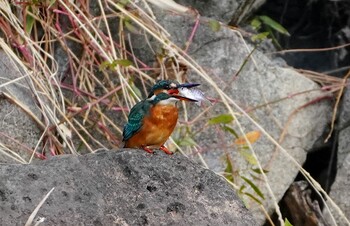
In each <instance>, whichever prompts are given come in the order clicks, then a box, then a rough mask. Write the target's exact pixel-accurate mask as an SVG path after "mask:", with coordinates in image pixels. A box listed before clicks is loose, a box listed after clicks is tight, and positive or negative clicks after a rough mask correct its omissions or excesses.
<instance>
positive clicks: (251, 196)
mask: <svg viewBox="0 0 350 226" xmlns="http://www.w3.org/2000/svg"><path fill="white" fill-rule="evenodd" d="M243 194H245V195H246V196H248V197H249V198H251V199H253V200H254V201H255V202H257V203H259V204H260V205H262V202H261V201H260V200H259V199H257V198H256V197H255V196H254V195H252V194H250V193H249V192H244V193H243Z"/></svg>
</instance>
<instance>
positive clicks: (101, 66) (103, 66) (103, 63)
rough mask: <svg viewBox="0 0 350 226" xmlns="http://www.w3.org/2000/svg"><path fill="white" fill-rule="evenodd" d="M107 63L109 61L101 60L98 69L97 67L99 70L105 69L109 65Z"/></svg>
mask: <svg viewBox="0 0 350 226" xmlns="http://www.w3.org/2000/svg"><path fill="white" fill-rule="evenodd" d="M109 65H110V63H109V62H108V61H103V62H102V63H101V64H100V66H99V67H98V69H99V70H100V71H103V70H105V69H106V68H107V67H109Z"/></svg>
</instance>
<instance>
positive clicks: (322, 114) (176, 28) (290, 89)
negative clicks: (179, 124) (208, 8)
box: [133, 11, 331, 223]
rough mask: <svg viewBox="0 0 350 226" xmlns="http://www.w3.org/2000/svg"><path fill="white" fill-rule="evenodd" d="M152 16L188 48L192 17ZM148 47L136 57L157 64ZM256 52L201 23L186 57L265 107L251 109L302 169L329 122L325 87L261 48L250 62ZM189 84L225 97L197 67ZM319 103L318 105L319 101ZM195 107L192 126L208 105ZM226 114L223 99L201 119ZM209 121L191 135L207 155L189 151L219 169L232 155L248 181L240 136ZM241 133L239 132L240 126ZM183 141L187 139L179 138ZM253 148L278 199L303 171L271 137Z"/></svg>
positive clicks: (243, 102) (242, 101) (240, 97)
mask: <svg viewBox="0 0 350 226" xmlns="http://www.w3.org/2000/svg"><path fill="white" fill-rule="evenodd" d="M154 13H155V14H156V17H157V18H158V22H159V23H160V24H161V25H162V26H163V27H164V28H165V29H166V30H167V31H168V32H169V33H170V34H171V40H172V41H173V42H174V43H176V44H177V45H178V46H180V47H183V46H184V44H185V43H186V41H187V39H188V37H190V34H191V32H193V26H194V19H193V18H189V17H182V16H178V15H172V14H169V13H164V12H162V11H155V12H154ZM203 21H205V20H203ZM150 40H151V42H150V43H151V45H152V46H153V48H154V49H155V50H157V49H159V48H160V47H162V46H161V45H160V44H159V43H158V42H156V41H154V40H152V38H150ZM142 43H144V42H142V41H141V40H137V41H136V40H135V41H133V47H134V48H135V49H134V52H135V53H136V54H137V55H138V56H139V58H140V59H141V60H144V61H145V62H148V63H149V62H151V61H152V52H151V51H150V50H147V46H146V44H142ZM253 48H254V47H253V46H251V45H249V44H247V43H246V41H245V40H243V39H242V36H240V35H239V33H238V31H235V30H232V29H229V28H227V27H221V29H220V30H219V31H217V32H215V31H213V30H212V28H210V26H208V25H207V24H206V23H200V25H199V27H198V29H197V30H196V32H195V35H194V39H193V40H192V43H191V45H190V48H189V50H188V54H189V55H190V56H191V57H192V58H193V59H195V60H196V62H197V63H199V65H201V66H202V67H203V68H204V70H205V71H206V72H207V74H209V76H210V77H211V79H212V80H213V81H215V83H216V84H217V85H218V86H219V87H220V88H221V89H223V90H224V92H225V93H226V94H227V95H228V96H230V97H231V98H232V99H233V100H235V101H236V103H237V104H238V105H239V106H240V107H241V108H243V109H246V110H249V109H252V108H254V107H255V106H259V105H261V106H260V107H259V108H257V109H255V110H252V111H249V114H250V115H251V117H253V118H254V119H255V121H256V122H258V123H259V124H260V125H261V126H262V127H263V128H264V129H265V130H266V131H267V132H268V133H269V134H270V135H271V136H272V137H273V138H274V139H275V140H277V141H279V143H281V144H282V146H283V147H284V148H285V149H286V150H287V151H288V153H289V154H290V155H291V156H292V157H293V158H294V159H295V160H296V161H297V162H298V163H299V164H303V162H304V161H305V158H306V150H308V149H310V148H311V147H312V145H313V143H314V142H315V141H316V139H317V138H318V137H319V136H320V135H321V134H322V132H323V130H324V128H325V126H326V124H327V122H328V121H329V119H330V117H329V116H330V112H331V107H330V102H328V101H327V98H325V99H322V98H321V97H322V96H323V95H326V94H323V93H322V91H320V90H318V89H319V86H318V85H317V84H316V83H314V82H313V81H311V80H309V79H307V78H306V77H304V76H303V75H301V74H299V73H297V72H296V71H294V70H293V69H292V68H288V67H287V65H286V64H285V62H284V61H283V60H281V59H270V58H268V57H267V56H265V55H264V54H263V53H262V52H260V51H259V50H255V52H254V53H253V54H252V57H253V58H249V57H248V56H249V54H250V51H253ZM238 71H239V73H238V74H236V73H237V72H238ZM188 79H189V80H190V81H192V82H198V83H201V84H202V85H201V87H200V88H201V89H202V90H204V91H205V92H206V95H207V96H209V97H211V98H218V99H219V96H218V94H217V93H216V91H215V90H214V89H213V87H212V85H210V84H208V83H207V81H206V80H204V79H203V78H202V77H201V76H199V75H198V74H196V73H194V72H193V71H192V70H189V73H188ZM317 90H318V91H317ZM318 98H319V100H320V101H316V100H317V99H318ZM276 100H280V101H276ZM313 101H315V102H313ZM195 108H196V107H195V106H189V107H188V109H190V110H188V115H189V121H191V120H192V119H194V118H195V117H196V116H197V115H198V114H200V113H202V112H203V108H200V109H198V108H197V109H195ZM236 111H238V110H236ZM223 113H228V110H227V109H226V108H225V106H224V105H223V104H222V103H220V102H219V103H217V104H215V105H213V107H212V108H211V109H210V110H209V111H208V112H207V113H206V114H204V115H203V118H207V119H209V118H211V117H214V116H217V115H220V114H223ZM237 120H239V121H240V123H241V124H242V125H243V127H244V129H245V132H248V131H252V130H258V129H257V127H256V126H254V125H253V124H252V123H250V122H249V120H247V119H246V118H245V117H241V116H239V115H238V116H237ZM206 123H207V120H200V121H196V123H195V124H194V126H193V128H192V131H200V132H199V133H195V134H196V135H195V136H194V137H193V138H194V140H195V141H196V142H197V144H198V146H199V147H200V151H201V153H200V154H201V155H197V154H198V153H189V154H191V156H193V158H194V159H198V160H200V161H203V160H204V161H205V162H206V164H207V165H208V166H209V168H210V169H212V170H214V171H216V172H222V171H223V170H224V169H225V167H226V162H225V161H224V160H223V157H225V156H226V155H227V154H228V155H230V156H231V159H233V162H234V170H236V171H235V172H236V173H237V174H238V173H239V174H240V175H244V176H248V177H249V176H250V175H249V174H250V173H252V172H251V170H249V169H251V167H256V166H252V165H250V164H247V161H245V158H244V156H242V155H241V154H239V151H238V148H237V146H235V145H234V143H233V140H234V136H232V134H230V133H226V132H224V131H222V130H221V129H220V127H219V126H208V125H207V124H206ZM203 127H204V128H205V129H203ZM235 130H236V132H239V129H237V127H235ZM175 134H176V133H175ZM179 140H180V141H181V138H180V139H179ZM225 148H226V151H224V149H225ZM254 148H255V151H256V153H257V156H258V159H259V161H260V162H261V164H262V166H263V167H264V168H265V169H267V170H268V171H269V172H268V174H267V175H268V183H269V184H270V186H271V188H272V190H273V192H274V195H275V197H276V199H277V201H278V200H279V199H280V198H282V196H283V194H284V193H285V191H286V190H287V189H288V187H289V185H290V184H291V183H292V182H293V181H294V178H295V176H296V175H297V174H298V172H299V170H298V167H297V166H295V164H294V163H293V162H292V161H291V160H289V158H288V157H287V156H286V155H285V154H284V153H282V152H281V151H280V150H278V149H276V147H275V145H273V144H272V143H271V142H270V141H269V140H268V139H267V138H266V136H262V137H261V138H260V139H259V140H258V141H257V142H256V143H255V144H254ZM235 179H236V180H235V182H236V183H237V184H238V185H239V186H241V185H244V186H249V185H247V184H245V183H244V181H240V177H239V176H236V178H235ZM252 180H253V179H252ZM254 183H255V184H256V185H257V186H258V187H259V188H260V189H261V190H262V191H263V193H264V195H265V200H262V202H263V203H264V206H265V208H266V209H267V210H268V211H269V212H272V211H273V208H274V202H273V199H272V198H271V197H270V195H269V194H268V191H267V189H266V187H265V185H264V183H263V182H261V180H256V181H254ZM253 193H254V191H253ZM255 196H256V197H258V196H257V195H255ZM246 198H247V197H246ZM246 201H247V203H248V204H249V205H250V206H251V208H252V209H254V210H255V217H256V218H258V219H259V223H263V222H264V219H265V216H264V214H263V213H262V212H261V208H260V207H259V206H258V205H256V203H254V202H251V200H249V198H247V200H246Z"/></svg>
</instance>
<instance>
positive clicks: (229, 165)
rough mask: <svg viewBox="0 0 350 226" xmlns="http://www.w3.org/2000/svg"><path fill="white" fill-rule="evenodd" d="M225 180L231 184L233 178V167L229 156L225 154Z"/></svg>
mask: <svg viewBox="0 0 350 226" xmlns="http://www.w3.org/2000/svg"><path fill="white" fill-rule="evenodd" d="M225 173H226V174H225V178H226V179H227V180H229V181H231V182H232V183H233V182H234V178H233V167H232V161H231V158H230V156H229V155H228V154H227V155H226V168H225Z"/></svg>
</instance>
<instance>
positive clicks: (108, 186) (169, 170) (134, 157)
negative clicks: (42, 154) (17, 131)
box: [0, 149, 256, 226]
mask: <svg viewBox="0 0 350 226" xmlns="http://www.w3.org/2000/svg"><path fill="white" fill-rule="evenodd" d="M0 177H1V179H0V210H1V211H0V221H1V222H2V224H3V225H24V223H25V222H26V221H27V219H28V217H29V215H30V214H31V213H32V211H33V210H34V208H35V207H36V206H37V205H38V203H39V202H40V201H41V200H42V199H43V197H44V196H45V195H46V194H47V193H48V191H50V190H51V189H52V188H53V187H54V188H55V190H54V191H53V192H52V193H51V195H50V196H49V198H48V199H47V200H46V201H45V203H44V204H43V205H42V206H41V208H40V210H39V212H38V213H37V217H44V218H45V219H46V220H45V222H44V225H239V226H241V225H247V226H251V225H256V224H255V222H254V220H253V218H252V216H251V214H249V212H248V211H247V209H246V208H245V207H244V206H243V204H242V202H241V201H240V200H239V199H238V198H237V196H236V194H235V192H234V191H233V190H232V187H230V186H229V185H228V184H227V183H226V182H225V181H224V180H223V179H222V178H220V177H219V176H217V175H215V174H214V173H213V172H212V171H210V170H207V169H204V168H202V167H201V166H199V165H197V164H195V163H193V162H191V161H190V160H188V159H187V158H186V157H184V156H183V155H179V154H175V155H173V156H168V155H166V154H164V153H162V152H157V153H156V154H154V155H150V154H148V153H146V152H144V151H141V150H130V149H129V150H123V151H118V152H115V151H108V152H100V153H97V154H88V155H85V156H78V157H77V156H72V155H66V156H61V157H54V158H53V159H51V160H48V161H43V162H41V163H40V164H32V165H1V166H0Z"/></svg>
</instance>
